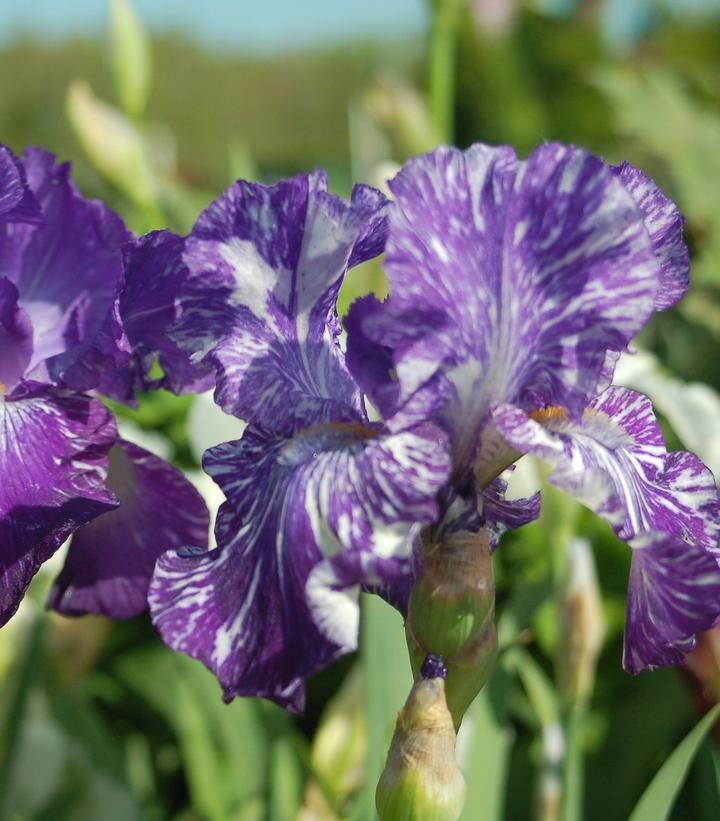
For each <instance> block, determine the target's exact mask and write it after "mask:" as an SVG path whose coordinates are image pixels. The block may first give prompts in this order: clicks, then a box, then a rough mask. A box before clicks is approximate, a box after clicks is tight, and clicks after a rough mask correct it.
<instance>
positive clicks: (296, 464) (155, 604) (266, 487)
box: [150, 423, 449, 709]
mask: <svg viewBox="0 0 720 821" xmlns="http://www.w3.org/2000/svg"><path fill="white" fill-rule="evenodd" d="M205 468H206V470H207V471H208V472H209V473H210V474H211V475H212V476H213V478H214V479H215V481H216V482H218V484H219V485H220V486H221V487H222V489H223V491H224V492H225V495H226V497H227V502H226V503H225V504H224V505H223V507H222V508H221V510H220V513H219V516H218V521H217V524H216V528H215V532H216V537H217V542H218V545H219V546H218V548H217V549H216V550H213V551H211V552H210V553H201V554H200V555H197V554H195V553H194V552H192V551H190V552H189V551H179V552H177V553H168V554H165V555H164V556H162V557H161V558H160V560H159V562H158V566H157V569H156V572H155V576H154V578H153V582H152V584H151V589H150V608H151V612H152V615H153V620H154V622H155V624H156V625H157V627H158V628H159V630H160V632H161V634H162V635H163V638H164V639H165V641H166V642H167V643H168V644H170V646H172V647H173V648H175V649H176V650H182V651H184V652H187V653H189V654H190V655H192V656H194V657H196V658H199V659H201V660H202V661H203V662H204V663H205V664H206V665H207V666H208V667H209V668H210V669H212V670H213V671H214V672H215V673H216V674H217V676H218V678H219V680H220V683H221V684H222V686H223V689H224V691H225V694H226V696H227V697H232V696H234V695H262V696H266V697H268V698H272V699H274V700H276V701H278V702H280V703H282V704H285V705H287V706H290V707H293V708H295V709H300V708H301V707H302V701H303V687H302V680H303V679H304V678H305V677H307V676H309V675H310V674H312V673H313V672H315V671H317V670H318V669H320V668H321V667H323V666H325V665H326V664H328V663H329V662H330V661H332V660H333V659H334V658H336V657H337V656H338V655H340V654H341V653H345V652H348V651H349V650H351V649H352V648H353V647H354V646H355V642H356V638H357V607H356V605H355V604H354V603H353V597H354V596H355V595H356V589H357V586H358V585H359V584H361V583H364V582H365V583H368V584H373V585H375V584H379V583H381V582H382V581H383V579H382V577H381V573H382V572H383V570H385V571H387V572H388V573H389V574H390V576H391V577H390V578H389V579H388V580H387V581H388V582H393V581H395V579H396V578H397V574H398V572H402V570H403V565H405V564H406V563H409V561H410V558H411V552H412V541H413V538H414V536H415V532H416V530H417V529H418V528H419V527H420V526H421V524H422V523H427V522H429V521H431V520H432V519H433V518H434V516H435V515H436V513H437V504H436V502H435V496H436V494H437V492H438V490H439V489H440V487H441V485H442V483H443V482H444V481H445V480H446V478H447V473H448V470H449V462H448V456H447V449H446V442H445V439H444V436H443V434H442V432H440V431H439V430H437V429H434V428H432V427H431V426H426V427H422V428H420V429H419V430H417V431H408V432H405V433H400V434H394V435H386V434H384V433H383V432H382V430H380V429H378V428H377V427H372V426H368V425H360V424H357V423H356V424H345V423H337V424H330V425H317V426H315V427H313V428H309V429H307V430H305V431H302V432H300V433H298V434H297V435H296V436H294V437H292V438H290V439H288V438H286V437H284V436H279V435H271V434H268V433H265V432H263V431H261V430H259V429H258V428H255V427H252V426H250V427H248V428H247V429H246V431H245V433H244V435H243V438H242V439H241V440H240V441H239V442H230V443H228V444H226V445H221V446H219V447H217V448H212V449H211V450H210V451H208V453H207V454H206V458H205ZM343 551H347V552H349V553H351V554H352V555H350V556H345V555H344V554H343ZM311 577H312V582H311V581H310V578H311Z"/></svg>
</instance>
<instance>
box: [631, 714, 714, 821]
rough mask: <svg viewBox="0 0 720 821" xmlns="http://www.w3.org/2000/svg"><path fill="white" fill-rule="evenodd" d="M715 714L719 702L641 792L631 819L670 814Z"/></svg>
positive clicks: (653, 819) (655, 820) (648, 820)
mask: <svg viewBox="0 0 720 821" xmlns="http://www.w3.org/2000/svg"><path fill="white" fill-rule="evenodd" d="M718 716H720V704H716V705H715V707H713V709H712V710H710V712H709V713H707V714H706V715H705V716H703V719H702V721H700V722H699V723H698V725H697V726H696V727H695V728H694V729H693V730H692V731H691V732H690V733H689V735H687V736H686V737H685V738H684V739H683V740H682V741H681V742H680V744H678V746H677V747H676V748H675V749H674V750H673V752H672V754H671V755H670V756H669V758H668V760H667V761H666V762H665V763H664V764H663V766H662V767H661V769H660V770H659V771H658V773H657V775H656V776H655V778H653V780H652V781H651V783H650V785H649V786H648V788H647V790H645V792H644V793H643V795H642V798H641V799H640V801H639V802H638V805H637V806H636V807H635V809H634V810H633V813H632V815H631V816H630V821H664V819H666V818H668V817H669V816H670V812H671V810H672V806H673V803H674V802H675V798H676V797H677V794H678V792H679V791H680V788H681V787H682V784H683V781H684V780H685V777H686V776H687V773H688V770H689V769H690V765H691V764H692V761H693V758H694V757H695V755H696V754H697V752H698V750H699V748H700V745H701V744H702V742H703V741H704V739H705V736H706V734H707V733H708V732H709V731H710V729H711V727H712V726H713V722H714V721H715V720H716V719H717V717H718Z"/></svg>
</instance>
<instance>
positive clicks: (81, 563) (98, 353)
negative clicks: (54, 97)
mask: <svg viewBox="0 0 720 821" xmlns="http://www.w3.org/2000/svg"><path fill="white" fill-rule="evenodd" d="M131 239H132V236H131V234H130V232H129V231H128V230H127V229H126V227H125V225H124V224H123V222H122V220H121V219H120V217H118V216H117V215H116V214H115V213H114V212H113V211H111V210H110V209H109V208H107V207H106V206H104V205H103V204H102V203H100V202H97V201H91V200H86V199H84V198H83V197H82V196H81V195H80V194H79V192H78V191H77V189H76V188H75V186H74V185H73V183H72V181H71V180H70V168H69V165H67V164H57V163H56V161H55V158H54V157H53V156H52V155H51V154H49V153H47V152H45V151H43V150H41V149H28V150H27V151H26V152H25V154H24V155H23V158H22V160H20V159H18V158H17V157H15V156H14V155H13V154H12V152H11V151H10V150H9V149H7V148H5V147H3V146H0V624H3V623H5V622H6V621H7V620H8V619H9V618H10V617H11V616H12V615H13V613H14V612H15V610H16V609H17V607H18V605H19V603H20V600H21V599H22V597H23V595H24V593H25V591H26V589H27V587H28V585H29V583H30V581H31V579H32V577H33V576H34V574H35V573H36V572H37V570H38V569H39V567H40V566H41V564H42V563H43V562H44V561H46V560H47V559H48V558H49V557H50V556H51V555H52V554H53V553H54V552H55V551H56V550H57V549H58V548H59V547H60V545H61V544H62V543H63V542H64V541H65V540H66V539H67V538H68V536H70V535H71V534H73V533H74V534H75V536H74V539H73V542H72V545H71V547H70V550H69V553H68V557H67V561H66V564H65V567H64V568H63V570H62V572H61V574H60V576H59V578H58V580H57V581H56V583H55V586H54V588H53V591H52V594H51V605H52V606H53V607H55V608H56V609H57V610H59V611H61V612H63V613H67V614H79V613H86V612H94V613H104V614H107V615H111V616H114V617H118V618H121V617H127V616H131V615H134V614H135V613H138V612H140V611H142V610H144V609H145V608H146V607H147V587H148V583H149V579H150V575H151V573H152V570H153V567H154V564H155V559H156V557H157V555H158V554H159V553H160V552H162V550H163V549H165V548H167V547H172V546H174V545H179V544H182V543H184V542H186V541H187V540H188V539H193V540H196V541H199V542H200V543H203V540H204V539H206V536H207V528H208V515H207V511H206V509H205V505H204V503H203V502H202V500H201V498H200V497H199V495H198V494H197V492H196V491H195V490H194V489H193V488H192V486H191V485H190V484H189V483H188V482H187V481H186V480H185V479H184V477H183V476H182V474H181V473H180V472H179V471H177V470H176V469H175V468H173V467H172V466H171V465H168V464H166V463H165V462H163V461H162V460H160V459H158V458H157V457H155V456H153V455H152V454H150V453H148V452H147V451H144V450H142V449H141V448H139V447H137V446H135V445H132V444H130V443H128V442H125V441H123V440H122V439H120V438H118V434H117V429H116V426H115V421H114V419H113V417H112V414H111V413H110V411H109V410H108V409H107V407H106V406H105V405H103V404H102V403H101V402H100V401H99V400H98V399H97V398H94V396H93V395H94V394H96V393H102V394H105V395H106V396H109V397H111V398H113V399H116V400H120V401H131V400H132V396H133V390H134V387H135V385H136V384H138V383H140V384H142V383H143V382H144V380H143V379H142V378H141V376H142V374H143V368H144V364H145V363H144V360H143V358H142V357H139V356H137V355H136V354H134V353H133V345H132V343H131V340H130V336H133V337H135V338H137V339H138V340H140V341H143V340H144V344H145V345H146V347H149V346H152V344H153V335H152V332H151V329H149V328H148V327H145V325H144V322H143V317H144V316H147V313H148V310H149V308H151V307H152V299H151V295H147V296H144V297H142V298H138V297H137V295H133V294H132V293H128V294H124V284H125V283H124V269H123V261H122V247H123V245H124V244H125V243H127V242H128V241H130V240H131ZM146 290H147V289H146ZM121 294H124V296H123V299H124V301H125V303H126V305H125V307H126V311H125V314H126V316H127V318H128V326H127V328H126V327H125V325H124V323H123V319H122V318H121V310H120V302H121V300H120V296H121ZM145 331H147V332H148V333H147V334H145V333H144V332H145ZM146 337H147V338H146ZM194 376H195V377H197V378H202V374H199V373H195V374H194ZM145 381H146V380H145ZM91 394H93V395H91Z"/></svg>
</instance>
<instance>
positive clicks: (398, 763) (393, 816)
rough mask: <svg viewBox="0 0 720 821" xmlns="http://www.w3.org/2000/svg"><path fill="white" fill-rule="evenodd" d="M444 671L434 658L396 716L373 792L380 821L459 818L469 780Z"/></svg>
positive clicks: (450, 820)
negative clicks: (457, 750) (457, 753)
mask: <svg viewBox="0 0 720 821" xmlns="http://www.w3.org/2000/svg"><path fill="white" fill-rule="evenodd" d="M443 673H444V669H443V667H442V664H441V663H440V661H439V659H436V658H430V659H428V660H426V663H425V664H424V665H423V674H424V675H427V676H431V677H429V678H419V679H418V680H417V681H416V682H415V684H414V685H413V688H412V690H411V691H410V695H409V696H408V699H407V701H406V702H405V706H404V707H403V709H402V710H401V711H400V714H399V715H398V720H397V724H396V725H395V733H394V735H393V739H392V744H391V745H390V751H389V753H388V757H387V763H386V765H385V770H384V771H383V774H382V777H381V778H380V781H379V783H378V786H377V791H376V793H375V803H376V806H377V811H378V815H379V816H380V821H457V819H458V818H460V814H461V813H462V809H463V805H464V803H465V779H464V777H463V774H462V772H461V771H460V768H459V767H458V765H457V762H456V760H455V738H456V736H455V728H454V726H453V720H452V716H451V715H450V711H449V710H448V706H447V702H446V700H445V681H444V680H443V678H442V674H443Z"/></svg>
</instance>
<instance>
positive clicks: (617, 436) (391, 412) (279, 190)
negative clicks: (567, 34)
mask: <svg viewBox="0 0 720 821" xmlns="http://www.w3.org/2000/svg"><path fill="white" fill-rule="evenodd" d="M391 190H392V194H393V200H392V201H391V202H389V203H388V202H386V201H385V200H384V198H383V197H382V195H380V194H379V193H378V192H376V191H373V190H372V189H369V188H366V187H364V186H357V187H356V188H355V189H354V191H353V194H352V198H351V200H350V201H349V202H346V201H343V200H341V199H339V198H337V197H334V196H332V195H330V194H328V193H327V191H326V180H325V177H324V175H323V174H322V173H321V172H316V173H314V174H310V175H305V176H300V177H296V178H293V179H290V180H285V181H282V182H280V183H278V184H277V185H274V186H270V187H267V186H263V185H254V184H250V183H245V182H237V183H236V184H234V185H233V186H232V187H231V188H230V189H229V190H228V191H227V192H226V193H225V194H224V195H223V196H222V197H220V199H218V200H217V201H215V202H214V203H213V204H212V205H211V206H210V207H209V208H208V209H207V210H206V211H205V212H204V213H203V214H202V215H201V216H200V218H199V220H198V222H197V223H196V225H195V227H194V228H193V230H192V232H191V233H190V235H189V236H188V237H185V238H181V237H176V236H174V235H173V234H170V233H168V232H160V233H156V234H151V235H149V236H147V237H145V238H143V239H141V240H139V241H138V242H137V243H136V245H135V248H134V251H133V254H132V255H131V261H130V264H129V266H128V271H129V273H128V277H129V281H130V282H132V281H133V280H134V279H135V278H138V279H139V280H140V281H144V280H146V279H147V276H148V272H155V273H154V277H155V278H156V279H158V281H160V280H163V281H166V282H167V283H168V285H167V288H168V295H169V294H170V293H172V300H170V297H169V296H167V299H168V304H169V302H170V301H172V303H173V305H174V307H175V317H174V320H173V321H172V323H171V324H170V326H169V328H168V330H167V335H166V338H167V340H168V343H167V344H171V345H172V346H173V349H174V351H175V353H176V354H177V355H178V356H179V357H180V358H181V359H182V357H183V355H184V356H185V357H186V358H184V359H182V362H183V367H191V368H200V369H209V368H211V369H213V370H214V372H215V375H216V377H215V378H216V381H217V387H216V400H217V402H218V403H219V404H220V405H221V407H222V408H223V409H224V410H226V411H227V412H228V413H231V414H235V415H236V416H238V417H240V418H243V419H245V420H247V422H248V427H247V428H246V430H245V432H244V434H243V437H242V438H241V439H240V440H238V441H235V442H229V443H227V444H225V445H221V446H219V447H215V448H211V449H210V450H209V451H208V452H207V453H206V455H205V458H204V467H205V469H206V470H207V471H208V472H209V473H210V475H211V476H212V477H213V478H214V479H215V481H216V482H217V483H218V484H219V485H220V487H221V488H222V490H223V491H224V493H225V495H226V499H227V501H226V502H225V503H224V505H223V507H222V508H221V511H220V514H219V517H218V522H217V526H216V538H217V545H218V546H217V548H216V549H214V550H212V551H206V550H204V549H203V548H202V547H201V546H200V547H198V546H194V545H192V544H188V545H186V546H184V547H183V548H182V549H180V550H170V551H168V552H167V553H165V554H164V555H162V556H161V557H160V559H159V560H158V564H157V567H156V571H155V575H154V577H153V580H152V583H151V586H150V607H151V612H152V616H153V619H154V621H155V624H156V625H157V626H158V628H159V630H160V632H161V634H162V635H163V637H164V639H165V640H166V642H167V643H168V644H170V645H171V646H172V647H174V648H175V649H177V650H182V651H185V652H187V653H189V654H191V655H192V656H194V657H196V658H199V659H201V660H202V661H203V662H204V663H205V664H206V665H207V666H208V667H209V668H210V669H212V670H213V671H214V672H215V673H216V674H217V676H218V678H219V680H220V682H221V684H222V686H223V688H224V692H225V696H226V698H228V699H230V698H232V697H233V696H235V695H250V694H258V695H263V696H266V697H269V698H272V699H274V700H275V701H278V702H279V703H281V704H284V705H285V706H288V707H290V708H291V709H301V708H302V705H303V698H304V679H305V678H307V677H308V676H309V675H311V674H312V673H314V672H315V671H316V670H318V669H320V668H321V667H322V666H324V665H326V664H328V663H329V662H330V661H332V660H333V659H334V658H336V657H337V656H338V655H340V654H341V653H344V652H348V651H349V650H351V649H353V648H354V647H355V646H356V643H357V630H358V615H357V591H358V589H359V587H361V586H364V587H366V588H370V589H375V590H379V591H381V592H382V593H383V594H384V595H385V596H386V597H388V598H390V599H391V600H393V601H394V602H395V603H397V604H399V606H400V607H402V605H403V602H405V601H406V600H407V592H408V590H409V587H410V585H411V584H412V581H413V578H414V574H415V573H416V572H417V568H418V564H419V563H420V562H421V561H422V543H421V539H420V538H419V537H420V535H421V533H423V532H424V534H425V537H426V538H430V539H431V540H433V539H437V538H439V539H442V538H444V537H445V536H446V535H448V534H450V533H453V532H457V531H471V532H472V531H480V530H481V529H484V530H485V531H486V533H487V535H488V536H489V537H490V541H491V543H492V544H493V545H495V544H496V542H497V538H498V536H499V535H500V534H501V533H502V532H503V531H505V530H507V529H510V528H514V527H518V526H520V525H521V524H524V523H525V522H527V521H530V520H531V519H533V518H535V517H536V516H537V514H538V511H539V501H540V500H539V496H535V497H533V498H531V499H524V500H516V501H509V500H507V499H506V498H505V490H506V486H507V485H506V479H507V474H506V471H507V470H508V469H511V468H512V465H513V464H514V462H515V461H516V460H517V459H518V458H519V457H520V456H521V455H523V454H526V453H531V454H534V455H535V456H538V457H539V458H540V459H543V460H545V461H546V462H548V463H549V464H550V465H551V466H552V468H553V473H552V475H551V481H553V482H554V483H555V484H557V485H558V486H559V487H561V488H563V489H565V490H567V491H568V492H569V493H570V494H572V495H573V496H575V497H576V498H578V499H579V500H580V501H581V502H583V503H584V504H586V505H587V506H588V507H590V508H591V509H592V510H594V511H595V512H596V513H598V514H599V515H600V516H602V517H604V518H605V519H606V520H608V521H609V522H610V524H611V525H612V526H613V527H614V529H615V531H616V533H617V534H618V536H619V537H620V538H621V539H622V540H624V541H625V542H627V543H628V544H629V545H630V546H631V548H632V553H633V560H632V570H631V577H630V585H629V593H628V616H627V629H626V638H625V666H626V668H627V669H628V670H630V671H631V672H638V671H639V670H641V669H643V668H646V667H654V666H657V665H662V664H671V663H675V662H678V661H680V660H682V657H683V654H684V653H685V652H687V651H688V650H689V649H691V647H692V646H693V643H694V636H695V634H696V633H697V632H698V631H701V630H704V629H707V628H709V627H710V626H712V625H713V624H715V623H717V622H718V620H719V619H720V570H719V568H718V561H717V554H718V529H719V527H720V524H719V515H718V513H719V509H718V497H717V491H716V488H715V483H714V480H713V477H712V475H711V473H710V471H709V470H708V469H707V468H706V467H705V466H704V465H703V464H702V463H701V462H700V460H699V459H697V457H695V456H693V455H692V454H689V453H684V452H680V453H667V452H666V449H665V445H664V443H663V439H662V436H661V433H660V429H659V427H658V424H657V422H656V420H655V418H654V417H653V413H652V408H651V405H650V403H649V401H648V400H647V399H646V398H644V397H643V396H641V395H639V394H637V393H634V392H632V391H629V390H625V389H622V388H617V387H612V384H611V383H612V373H613V367H614V363H615V361H616V360H617V357H618V356H619V354H620V353H621V352H622V351H625V350H626V349H627V347H628V344H629V343H630V341H631V340H632V338H633V337H634V336H635V334H636V333H637V332H638V331H639V330H640V329H641V328H642V326H643V325H644V324H645V323H646V322H647V321H648V320H649V319H650V318H651V316H652V315H653V313H654V312H655V311H658V310H663V309H665V308H667V307H669V306H670V305H672V304H673V303H675V302H676V301H677V300H678V299H679V298H680V297H681V296H682V294H683V293H684V291H685V290H686V288H687V285H688V279H689V263H688V254H687V250H686V248H685V245H684V243H683V239H682V227H683V220H682V217H681V216H680V214H679V213H678V211H677V209H676V208H675V206H674V205H673V203H672V202H671V201H670V200H669V199H667V197H665V195H664V194H663V193H662V192H661V191H660V190H659V189H658V188H657V186H655V184H654V183H653V182H652V181H651V180H649V179H648V178H647V177H645V176H644V175H643V174H642V173H641V172H640V171H638V170H636V169H634V168H632V167H631V166H629V165H627V164H626V165H623V166H621V167H612V166H608V165H606V164H605V163H604V162H603V161H602V160H601V159H599V158H597V157H594V156H592V155H590V154H588V153H586V152H584V151H581V150H578V149H575V148H572V147H564V146H560V145H545V146H542V147H540V148H538V149H537V150H536V151H534V152H533V153H532V154H531V155H530V157H529V158H528V159H527V160H525V161H520V160H518V158H517V157H516V156H515V153H514V152H513V150H512V149H510V148H507V147H499V148H491V147H488V146H484V145H476V146H473V147H472V148H470V149H469V150H468V151H466V152H461V151H458V150H456V149H451V148H440V149H437V150H436V151H434V152H433V153H431V154H428V155H426V156H424V157H419V158H416V159H413V160H411V161H410V162H409V163H407V165H406V166H405V167H404V169H403V170H402V171H401V172H400V174H399V175H398V176H397V177H396V178H395V180H394V181H393V182H392V183H391ZM383 250H384V251H385V252H386V259H385V269H386V271H387V275H388V278H389V282H390V290H391V294H390V297H389V298H388V299H387V300H386V301H385V302H384V303H381V302H379V301H378V300H377V299H376V298H375V297H373V296H369V297H366V298H364V299H362V300H360V301H358V302H357V303H356V304H355V305H354V306H353V307H352V309H351V311H350V313H349V316H348V318H347V323H346V326H347V331H348V342H347V355H346V353H345V349H344V344H343V335H342V333H341V326H340V323H339V321H338V316H337V312H336V307H335V303H336V299H337V295H338V291H339V289H340V285H341V283H342V280H343V277H344V276H345V274H346V272H347V271H348V270H349V269H351V268H352V267H353V266H354V265H355V264H357V263H360V262H362V261H364V260H367V259H370V258H372V257H374V256H376V255H378V254H379V253H381V252H382V251H383ZM162 344H166V343H162V342H161V343H160V345H162ZM167 372H168V375H169V377H170V378H172V375H173V367H169V368H168V370H167ZM366 397H367V398H369V400H370V402H371V403H372V405H373V406H374V408H375V409H376V410H377V412H378V413H379V415H380V418H381V421H371V418H370V416H369V415H368V413H367V409H366V405H365V398H366Z"/></svg>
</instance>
